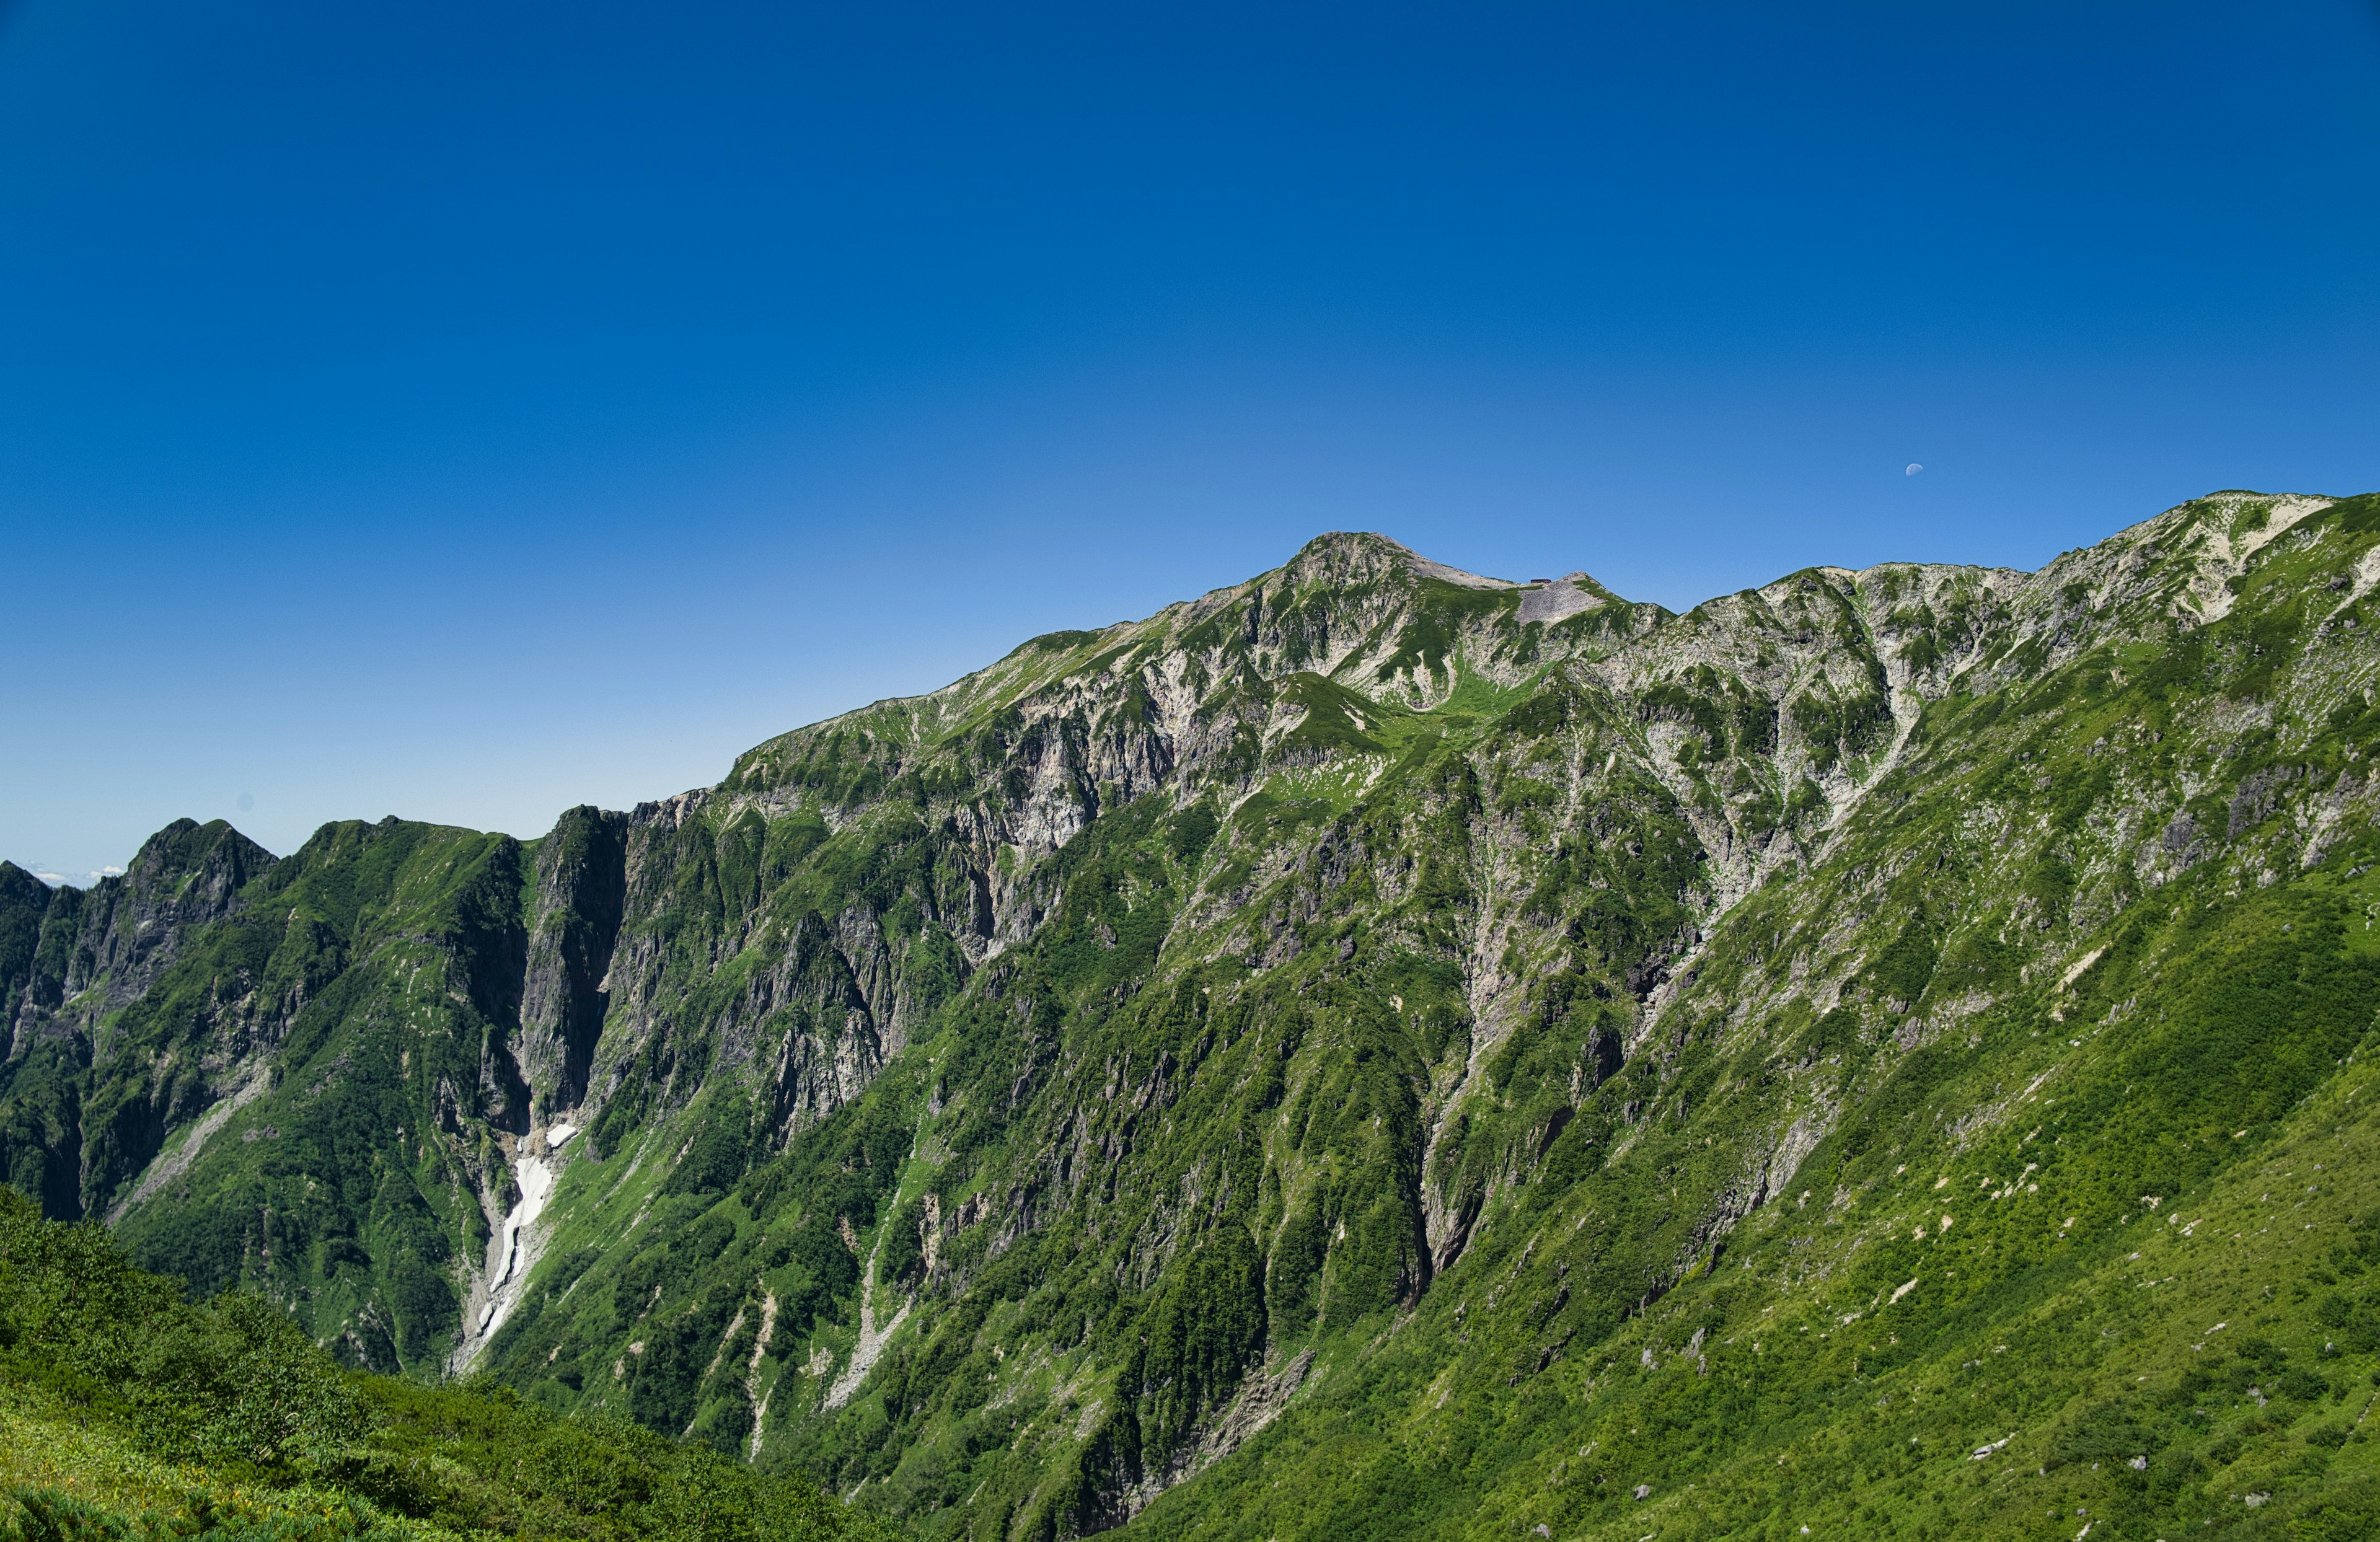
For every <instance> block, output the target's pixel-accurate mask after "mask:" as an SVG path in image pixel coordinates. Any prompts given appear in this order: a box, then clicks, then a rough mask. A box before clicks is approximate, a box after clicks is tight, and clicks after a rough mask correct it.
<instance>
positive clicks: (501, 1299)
mask: <svg viewBox="0 0 2380 1542" xmlns="http://www.w3.org/2000/svg"><path fill="white" fill-rule="evenodd" d="M577 1133H578V1131H577V1127H576V1126H575V1125H570V1124H556V1125H555V1126H554V1127H553V1129H551V1130H548V1131H546V1132H544V1134H543V1135H537V1134H535V1133H532V1134H531V1135H528V1136H525V1137H523V1139H522V1140H521V1143H520V1148H519V1151H518V1152H517V1154H516V1156H515V1157H514V1159H513V1181H514V1182H515V1183H516V1184H518V1185H519V1186H520V1198H519V1200H518V1201H517V1202H516V1203H515V1204H514V1206H513V1208H511V1209H510V1210H508V1211H506V1212H505V1214H504V1223H503V1224H502V1225H500V1226H498V1227H497V1228H496V1234H495V1235H494V1236H493V1237H492V1238H490V1239H489V1241H488V1262H487V1269H486V1274H485V1281H486V1282H485V1283H484V1284H483V1285H481V1286H480V1288H478V1289H476V1290H474V1291H473V1292H472V1293H471V1302H470V1305H468V1306H466V1307H465V1308H464V1313H465V1316H464V1323H463V1338H462V1342H459V1343H457V1344H456V1345H455V1353H454V1354H453V1355H451V1356H450V1357H449V1360H448V1369H449V1370H450V1371H451V1372H453V1373H454V1374H455V1375H461V1374H462V1373H463V1372H466V1371H468V1370H469V1369H471V1368H472V1366H475V1365H476V1364H478V1362H479V1358H480V1355H481V1354H484V1353H486V1351H487V1347H488V1342H489V1341H490V1340H492V1339H493V1338H494V1337H495V1335H496V1330H498V1329H500V1328H502V1327H504V1319H505V1318H506V1317H511V1316H512V1312H513V1308H514V1307H515V1306H516V1305H519V1304H520V1298H521V1289H522V1287H523V1286H524V1285H525V1284H526V1283H527V1282H528V1274H529V1270H530V1269H531V1268H532V1267H534V1266H535V1265H536V1263H537V1260H538V1255H539V1254H540V1253H541V1252H543V1251H544V1246H545V1239H544V1237H543V1236H542V1235H540V1233H539V1232H537V1230H536V1226H537V1220H538V1218H539V1217H540V1216H541V1215H543V1214H544V1213H545V1205H546V1201H547V1200H549V1199H551V1198H553V1185H554V1181H555V1179H556V1178H557V1177H558V1176H559V1175H560V1173H561V1171H562V1163H561V1160H560V1157H559V1153H560V1152H561V1150H562V1147H563V1145H564V1143H565V1142H566V1141H568V1140H569V1139H570V1137H571V1136H572V1135H577Z"/></svg>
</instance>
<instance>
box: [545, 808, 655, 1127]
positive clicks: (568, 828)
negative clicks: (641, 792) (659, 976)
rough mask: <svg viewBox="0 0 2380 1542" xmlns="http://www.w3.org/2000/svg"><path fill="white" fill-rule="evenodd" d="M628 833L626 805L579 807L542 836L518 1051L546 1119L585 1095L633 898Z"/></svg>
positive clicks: (556, 1117)
mask: <svg viewBox="0 0 2380 1542" xmlns="http://www.w3.org/2000/svg"><path fill="white" fill-rule="evenodd" d="M627 832H628V819H627V816H626V815H625V814H612V813H605V812H604V811H603V810H601V809H599V808H592V807H578V808H574V809H572V810H570V811H569V812H568V813H566V814H565V815H563V816H562V818H561V820H558V821H557V822H556V823H555V825H554V827H553V833H552V834H550V835H548V836H547V837H546V838H545V839H544V840H543V841H542V842H540V843H539V845H538V853H537V901H536V906H537V911H536V917H535V919H534V920H533V921H532V922H531V924H530V927H529V935H528V963H527V970H526V978H525V979H524V981H523V982H522V987H521V1014H520V1015H521V1033H520V1050H519V1060H520V1069H521V1074H522V1075H523V1076H524V1077H526V1078H527V1079H528V1086H529V1088H530V1097H531V1099H532V1115H533V1117H534V1119H535V1121H536V1122H537V1123H540V1124H544V1123H556V1122H558V1121H559V1118H560V1116H561V1115H562V1114H564V1113H565V1112H567V1111H572V1110H575V1109H577V1107H578V1105H579V1103H580V1102H581V1101H582V1100H584V1099H585V1098H586V1096H587V1081H588V1075H589V1072H590V1070H591V1069H592V1067H593V1065H594V1059H595V1044H596V1040H597V1039H598V1038H600V1037H601V1034H602V1031H603V1018H604V1015H605V1014H606V1013H607V1012H608V1011H609V1010H610V1007H611V996H610V991H609V989H608V985H607V977H608V975H609V972H610V969H611V964H612V949H613V943H614V942H616V941H618V939H619V935H620V919H621V916H622V914H623V911H624V907H625V904H626V900H627V883H628V877H627V849H628V843H627Z"/></svg>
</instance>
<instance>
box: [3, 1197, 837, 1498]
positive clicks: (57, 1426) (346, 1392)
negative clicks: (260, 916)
mask: <svg viewBox="0 0 2380 1542" xmlns="http://www.w3.org/2000/svg"><path fill="white" fill-rule="evenodd" d="M0 1485H5V1486H6V1488H7V1489H8V1491H10V1492H11V1493H13V1494H15V1495H16V1497H17V1502H16V1503H13V1504H8V1505H6V1507H5V1508H6V1510H7V1511H9V1512H12V1513H7V1514H5V1515H0V1528H6V1533H5V1534H6V1535H10V1536H15V1535H18V1534H19V1533H21V1534H22V1535H23V1536H28V1537H32V1536H91V1537H99V1536H111V1535H113V1536H123V1535H127V1534H128V1533H129V1534H137V1535H153V1536H187V1535H193V1534H197V1533H200V1532H204V1533H208V1534H221V1535H223V1536H226V1537H229V1538H254V1539H258V1542H261V1539H263V1538H267V1537H270V1538H274V1539H277V1542H296V1539H297V1538H308V1539H317V1538H319V1539H322V1542H328V1539H330V1538H334V1537H346V1536H373V1537H390V1538H396V1537H410V1538H420V1539H422V1542H431V1539H435V1538H461V1537H482V1536H536V1537H557V1538H558V1537H579V1538H586V1539H588V1542H600V1539H609V1538H623V1539H625V1538H629V1537H636V1538H645V1537H673V1538H685V1539H688V1542H692V1539H695V1538H702V1539H706V1542H747V1539H748V1542H759V1539H762V1538H768V1539H772V1542H773V1539H777V1538H795V1537H809V1538H832V1537H837V1536H861V1535H872V1533H870V1532H868V1529H867V1527H866V1524H865V1523H864V1522H862V1521H860V1520H857V1519H856V1518H853V1517H850V1516H847V1515H845V1514H844V1512H842V1510H841V1508H840V1507H838V1506H836V1505H833V1504H832V1503H830V1502H828V1501H826V1500H822V1499H820V1496H819V1495H818V1493H817V1491H816V1490H815V1489H814V1488H812V1487H809V1486H808V1485H807V1484H805V1483H803V1482H801V1481H800V1480H798V1479H784V1478H780V1479H771V1478H761V1477H759V1476H756V1475H754V1474H752V1473H751V1471H750V1470H749V1469H748V1468H746V1467H743V1466H741V1465H739V1464H737V1463H732V1462H729V1461H726V1460H724V1459H722V1458H721V1457H720V1456H718V1455H717V1454H716V1453H714V1452H712V1451H709V1450H708V1449H705V1448H702V1447H686V1446H677V1445H674V1444H672V1443H671V1442H669V1441H666V1440H663V1439H660V1438H659V1437H656V1436H654V1435H652V1434H651V1433H650V1432H648V1431H646V1430H643V1429H641V1428H638V1427H636V1426H633V1425H628V1424H624V1423H616V1422H604V1421H594V1422H588V1421H566V1420H561V1419H557V1418H555V1417H553V1415H549V1414H546V1413H544V1412H542V1411H540V1410H538V1409H536V1408H534V1407H533V1406H530V1405H528V1404H525V1403H523V1402H520V1401H519V1400H518V1399H516V1398H515V1397H513V1396H512V1395H511V1394H510V1393H508V1392H505V1391H504V1390H500V1389H498V1390H471V1389H463V1388H453V1387H450V1388H443V1389H432V1388H427V1387H422V1386H419V1385H416V1384H413V1383H410V1382H406V1381H401V1380H396V1379H393V1378H384V1377H377V1376H372V1375H370V1374H368V1373H360V1372H352V1371H346V1370H343V1369H342V1368H341V1367H340V1366H338V1365H337V1364H336V1363H335V1362H334V1360H332V1358H331V1357H330V1356H329V1355H328V1354H324V1353H323V1352H322V1351H321V1350H320V1349H318V1348H316V1347H315V1346H314V1345H313V1344H312V1343H311V1342H310V1341H309V1340H308V1339H307V1338H306V1337H305V1335H304V1334H303V1333H302V1332H301V1331H299V1330H297V1329H296V1328H295V1327H294V1326H292V1325H291V1324H290V1322H289V1321H288V1320H287V1317H286V1316H285V1314H283V1313H281V1312H279V1311H276V1310H275V1309H274V1308H273V1306H271V1305H268V1304H266V1303H265V1302H263V1301H262V1300H261V1299H260V1298H258V1297H256V1296H254V1295H249V1294H238V1293H233V1294H225V1295H224V1296H222V1297H219V1298H217V1299H216V1300H215V1301H213V1302H212V1303H209V1304H206V1305H191V1304H189V1303H188V1302H186V1301H185V1300H184V1299H183V1297H182V1293H181V1290H180V1287H179V1286H178V1285H177V1284H176V1282H174V1281H167V1280H163V1279H160V1278H158V1277H156V1276H152V1275H147V1274H143V1273H141V1272H140V1270H138V1269H134V1268H132V1267H131V1265H130V1264H129V1262H128V1260H127V1259H126V1258H125V1257H124V1255H123V1254H122V1253H121V1252H120V1251H119V1250H118V1249H117V1248H116V1247H115V1245H113V1244H112V1243H111V1242H110V1241H109V1240H108V1239H107V1237H106V1234H105V1233H104V1232H102V1231H100V1230H99V1229H98V1228H97V1227H95V1226H90V1225H83V1226H76V1227H70V1226H67V1225H64V1224H61V1223H58V1222H55V1221H45V1220H42V1219H41V1217H40V1215H39V1212H38V1211H36V1210H35V1209H34V1208H33V1207H32V1206H31V1205H30V1204H29V1203H27V1202H26V1201H24V1200H22V1199H20V1198H18V1197H17V1196H13V1195H6V1194H0Z"/></svg>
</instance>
